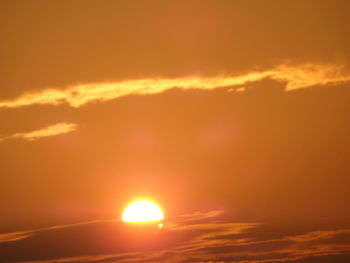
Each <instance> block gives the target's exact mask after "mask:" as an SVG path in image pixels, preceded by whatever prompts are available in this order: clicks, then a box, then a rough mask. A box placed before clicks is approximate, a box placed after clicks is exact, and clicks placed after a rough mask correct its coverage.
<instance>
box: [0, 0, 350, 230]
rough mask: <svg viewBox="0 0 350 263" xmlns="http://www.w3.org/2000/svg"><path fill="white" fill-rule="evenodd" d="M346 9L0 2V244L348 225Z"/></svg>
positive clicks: (277, 4) (349, 43)
mask: <svg viewBox="0 0 350 263" xmlns="http://www.w3.org/2000/svg"><path fill="white" fill-rule="evenodd" d="M349 11H350V4H349V3H348V2H347V1H341V0H339V1H328V0H324V1H317V2H316V1H308V0H306V1H277V0H276V1H273V0H266V1H257V0H256V1H251V0H248V1H229V0H227V1H224V0H215V1H214V0H212V1H209V0H201V1H199V0H187V1H182V0H179V1H163V0H159V1H156V0H145V1H129V0H128V1H123V0H120V1H108V0H99V1H91V0H74V1H68V0H60V1H42V0H11V1H10V0H5V1H1V3H0V35H1V41H0V57H1V59H0V76H1V77H0V87H1V92H0V124H1V125H0V172H1V177H0V184H1V191H0V208H1V217H2V219H1V221H0V230H1V231H2V232H6V231H9V230H18V229H25V228H28V227H46V226H49V225H55V224H68V223H76V222H81V221H86V220H96V219H109V218H117V217H119V216H120V212H121V209H122V207H123V206H124V205H125V203H126V202H128V201H129V200H130V199H131V198H135V196H140V197H143V196H150V197H151V198H153V199H156V200H159V202H160V203H161V204H162V206H163V207H165V210H166V213H167V214H168V215H170V216H176V215H179V214H182V213H188V212H193V211H196V210H202V209H204V210H215V209H222V210H224V211H226V212H227V213H228V214H230V215H232V216H233V217H234V218H237V219H239V220H243V219H244V220H252V221H258V220H261V219H264V220H265V219H266V220H270V219H271V220H272V219H281V218H284V219H285V218H289V219H290V220H292V219H300V220H306V221H309V220H310V218H312V217H317V218H329V219H330V220H335V221H337V220H345V219H348V218H349V217H350V213H349V209H348V204H349V201H350V200H349V194H348V188H349V187H348V185H349V183H350V181H349V172H350V164H349V156H350V139H349V134H350V122H349V120H350V116H349V115H350V103H349V101H350V100H349V99H350V89H349V85H350V67H349V61H350V49H349V47H350V39H349V32H348V31H349V17H348V14H349Z"/></svg>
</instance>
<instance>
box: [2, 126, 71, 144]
mask: <svg viewBox="0 0 350 263" xmlns="http://www.w3.org/2000/svg"><path fill="white" fill-rule="evenodd" d="M77 126H78V125H77V124H75V123H66V122H60V123H56V124H53V125H50V126H48V127H45V128H42V129H39V130H35V131H30V132H21V133H15V134H12V135H8V136H4V137H2V138H1V137H0V141H2V140H7V139H24V140H28V141H32V140H36V139H39V138H44V137H50V136H55V135H60V134H66V133H70V132H73V131H75V130H76V129H77Z"/></svg>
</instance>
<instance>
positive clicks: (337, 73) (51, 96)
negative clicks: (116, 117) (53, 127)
mask: <svg viewBox="0 0 350 263" xmlns="http://www.w3.org/2000/svg"><path fill="white" fill-rule="evenodd" d="M265 78H270V79H273V80H275V81H281V82H286V91H290V90H295V89H300V88H306V87H310V86H315V85H329V84H340V83H344V82H347V81H350V74H349V73H347V72H345V70H344V67H343V66H339V65H324V64H304V65H300V66H289V65H279V66H276V67H274V68H272V69H269V70H263V71H254V72H249V73H246V74H241V75H236V76H217V77H182V78H173V79H170V78H145V79H136V80H127V81H120V82H105V83H88V84H79V85H72V86H69V87H66V88H51V89H45V90H41V91H37V92H33V93H27V94H23V95H22V96H19V97H18V98H15V99H13V100H3V101H0V108H17V107H23V106H29V105H35V104H47V105H59V104H68V105H69V106H71V107H81V106H83V105H86V104H88V103H91V102H103V101H109V100H113V99H116V98H119V97H122V96H126V95H131V94H139V95H145V94H156V93H161V92H164V91H166V90H169V89H172V88H181V89H203V90H211V89H216V88H222V87H234V90H236V91H237V92H238V91H242V90H243V89H244V87H242V85H245V84H248V83H251V82H256V81H259V80H262V79H265Z"/></svg>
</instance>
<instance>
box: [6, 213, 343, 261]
mask: <svg viewBox="0 0 350 263" xmlns="http://www.w3.org/2000/svg"><path fill="white" fill-rule="evenodd" d="M214 214H217V217H214ZM179 218H186V220H185V221H181V220H180V221H179ZM198 218H202V219H205V221H203V222H201V223H199V222H198V221H197V219H198ZM187 219H188V220H187ZM189 222H193V223H189ZM310 227H311V228H312V226H310ZM134 228H136V229H134ZM288 228H289V227H288V226H284V225H283V224H274V225H269V224H261V223H247V222H243V223H240V222H232V221H230V220H227V219H226V220H224V218H223V217H222V215H221V214H220V213H218V212H217V211H212V212H203V213H202V215H201V212H197V213H194V214H193V218H191V216H190V215H186V216H184V217H178V218H173V219H170V220H169V224H167V223H166V224H165V228H164V229H162V230H159V229H157V228H156V227H155V228H152V227H149V226H147V227H145V228H143V227H140V226H139V227H137V226H129V225H125V224H123V223H121V222H118V221H115V220H103V221H95V222H86V223H80V224H73V225H64V226H54V227H50V228H45V229H38V230H30V231H24V232H16V233H8V234H2V236H0V238H1V237H6V238H7V241H6V242H5V241H4V242H3V243H0V254H1V255H2V257H0V262H32V263H33V262H42V263H43V262H46V263H52V262H66V263H67V262H71V263H75V262H94V263H103V262H109V263H112V262H119V263H126V262H128V263H134V262H135V263H136V262H138V263H141V262H143V263H151V262H153V263H155V262H162V263H175V262H176V263H185V262H187V263H189V262H191V263H195V262H198V263H199V262H207V263H208V262H238V263H268V262H270V263H272V262H304V263H306V262H323V259H325V262H336V261H335V260H332V259H333V258H339V257H340V256H341V257H342V258H343V259H345V260H346V259H349V258H350V229H346V228H344V229H337V228H335V229H334V230H330V229H329V227H326V230H322V229H318V230H311V229H310V230H307V229H305V228H304V226H298V225H294V226H293V231H292V232H293V233H294V234H290V229H289V230H288ZM281 229H282V231H281ZM301 229H303V230H301ZM276 233H278V235H277V236H276ZM288 233H289V234H288ZM24 236H26V238H24ZM11 237H12V238H11ZM16 237H22V238H18V239H16ZM327 260H328V261H327ZM342 262H346V261H342Z"/></svg>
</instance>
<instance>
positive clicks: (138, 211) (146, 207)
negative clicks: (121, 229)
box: [122, 200, 164, 222]
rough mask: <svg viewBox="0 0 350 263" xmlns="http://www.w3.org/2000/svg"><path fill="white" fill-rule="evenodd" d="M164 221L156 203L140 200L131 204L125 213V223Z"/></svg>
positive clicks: (123, 217) (123, 218)
mask: <svg viewBox="0 0 350 263" xmlns="http://www.w3.org/2000/svg"><path fill="white" fill-rule="evenodd" d="M163 219H164V214H163V212H162V210H161V209H160V208H159V206H157V205H156V204H155V203H153V202H151V201H147V200H140V201H136V202H133V203H131V204H130V205H129V206H128V207H127V208H126V209H125V210H124V212H123V216H122V220H123V221H124V222H151V221H160V220H163Z"/></svg>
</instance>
